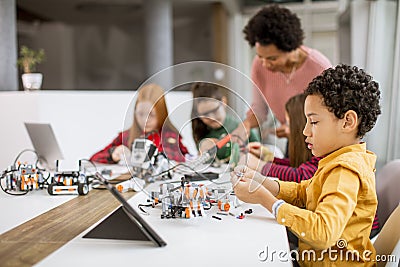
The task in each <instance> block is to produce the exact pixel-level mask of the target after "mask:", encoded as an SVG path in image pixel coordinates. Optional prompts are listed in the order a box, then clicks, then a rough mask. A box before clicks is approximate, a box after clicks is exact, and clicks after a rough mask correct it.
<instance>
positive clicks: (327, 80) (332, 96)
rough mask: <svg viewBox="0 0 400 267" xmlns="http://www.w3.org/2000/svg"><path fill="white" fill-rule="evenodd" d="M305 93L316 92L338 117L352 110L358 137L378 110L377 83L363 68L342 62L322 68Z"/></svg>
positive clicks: (376, 116)
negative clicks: (357, 119)
mask: <svg viewBox="0 0 400 267" xmlns="http://www.w3.org/2000/svg"><path fill="white" fill-rule="evenodd" d="M305 94H306V96H308V95H319V96H321V97H322V99H323V103H324V105H325V106H326V107H327V108H328V110H329V111H330V112H332V113H333V114H335V116H336V117H337V118H339V119H342V118H343V117H344V114H345V113H346V112H347V111H349V110H353V111H355V112H356V113H357V115H358V118H359V121H360V122H359V125H358V132H357V137H363V136H364V135H365V134H366V133H367V132H369V131H370V130H371V129H372V128H373V127H374V125H375V122H376V120H377V118H378V115H379V114H381V107H380V105H379V99H380V94H381V93H380V91H379V84H378V83H377V82H375V81H374V80H372V77H371V76H370V75H368V74H367V73H365V71H364V70H362V69H359V68H357V67H355V66H354V67H351V66H348V65H345V64H340V65H337V66H336V67H335V68H329V69H327V70H325V71H324V72H323V73H322V74H321V75H319V76H317V77H315V78H314V80H313V81H312V82H311V83H310V84H309V85H308V87H307V89H306V90H305Z"/></svg>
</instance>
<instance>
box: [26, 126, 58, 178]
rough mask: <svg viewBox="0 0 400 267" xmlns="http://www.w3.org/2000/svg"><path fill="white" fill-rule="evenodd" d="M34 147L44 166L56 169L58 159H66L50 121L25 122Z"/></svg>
mask: <svg viewBox="0 0 400 267" xmlns="http://www.w3.org/2000/svg"><path fill="white" fill-rule="evenodd" d="M25 127H26V130H27V131H28V135H29V137H30V139H31V142H32V145H33V148H34V149H35V151H36V153H37V154H38V156H39V161H40V163H41V164H42V165H43V167H45V168H48V169H50V170H55V167H56V160H60V159H64V157H63V155H62V152H61V149H60V146H59V145H58V142H57V139H56V136H55V135H54V131H53V128H52V127H51V125H50V124H49V123H33V122H25Z"/></svg>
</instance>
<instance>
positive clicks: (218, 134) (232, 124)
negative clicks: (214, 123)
mask: <svg viewBox="0 0 400 267" xmlns="http://www.w3.org/2000/svg"><path fill="white" fill-rule="evenodd" d="M238 125H239V121H238V120H236V119H235V118H233V117H232V116H230V115H228V114H227V115H226V118H225V121H224V123H223V126H222V127H220V128H218V129H213V128H207V129H208V130H209V132H208V134H207V135H206V136H205V137H204V138H216V139H221V138H223V137H224V136H226V135H227V134H228V133H231V132H233V130H235V129H236V128H237V127H238ZM248 141H249V142H260V135H259V134H258V132H257V130H256V129H251V130H250V137H249V140H248ZM240 145H242V144H240ZM232 150H239V146H238V145H235V144H234V145H232V144H231V142H228V143H227V144H226V145H225V146H224V147H222V148H221V149H219V150H218V152H217V158H218V159H226V158H228V157H230V155H231V151H232ZM236 152H237V153H239V151H236ZM235 154H236V153H235Z"/></svg>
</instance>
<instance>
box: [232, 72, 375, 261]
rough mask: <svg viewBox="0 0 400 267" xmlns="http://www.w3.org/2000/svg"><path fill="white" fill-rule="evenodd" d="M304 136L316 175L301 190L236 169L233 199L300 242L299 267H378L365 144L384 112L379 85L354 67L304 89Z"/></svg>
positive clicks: (326, 74)
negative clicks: (262, 211) (264, 212)
mask: <svg viewBox="0 0 400 267" xmlns="http://www.w3.org/2000/svg"><path fill="white" fill-rule="evenodd" d="M305 94H306V96H307V97H306V100H305V107H304V112H305V115H306V117H307V124H306V126H305V128H304V131H303V134H304V135H305V136H306V143H307V146H308V148H309V149H311V152H312V154H313V155H314V156H316V157H324V158H323V159H322V160H321V161H320V162H319V165H318V170H317V171H316V173H315V174H314V176H313V177H312V178H311V179H309V180H305V181H302V182H301V183H295V182H284V181H275V180H271V179H269V178H267V177H264V176H262V175H261V174H259V173H257V172H255V171H252V170H250V169H249V168H247V167H246V166H238V167H236V168H235V170H234V172H232V173H231V182H232V184H233V187H234V190H235V193H236V196H237V197H238V198H239V199H241V200H243V201H245V202H249V203H257V204H261V205H262V206H264V207H265V208H266V209H268V210H269V211H270V212H272V214H273V215H274V216H275V217H276V219H277V221H278V223H280V224H282V225H285V226H286V227H288V229H290V231H291V232H293V233H294V234H295V235H296V236H297V237H298V238H299V246H298V247H299V250H298V253H297V255H296V256H297V257H296V258H297V260H298V262H299V264H300V265H302V266H357V265H359V266H374V265H375V264H376V263H375V262H374V259H375V250H374V247H373V245H372V243H371V241H370V239H369V234H370V232H371V227H372V222H373V219H374V214H375V211H376V208H377V203H378V202H377V197H376V193H375V173H374V172H375V167H374V166H375V161H376V156H375V154H373V153H372V152H370V151H368V150H366V144H365V143H361V142H360V139H361V138H362V137H363V136H364V135H365V134H366V133H367V132H368V131H370V130H371V129H372V128H373V126H374V125H375V122H376V120H377V117H378V115H379V114H380V113H381V111H380V105H379V98H380V92H379V86H378V84H377V83H376V82H375V81H373V80H372V77H371V76H369V75H368V74H366V73H365V72H364V71H363V70H361V69H358V68H357V67H350V66H347V65H338V66H336V67H335V68H330V69H327V70H325V71H324V72H323V73H322V74H321V75H319V76H317V77H316V78H314V80H313V81H312V82H311V83H310V84H309V85H308V87H307V89H306V90H305Z"/></svg>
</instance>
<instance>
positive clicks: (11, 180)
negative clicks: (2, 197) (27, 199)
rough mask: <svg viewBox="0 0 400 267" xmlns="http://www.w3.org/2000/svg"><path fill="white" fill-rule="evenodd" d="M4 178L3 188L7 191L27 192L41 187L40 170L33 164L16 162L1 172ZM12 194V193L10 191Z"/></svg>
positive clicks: (42, 181) (42, 183)
mask: <svg viewBox="0 0 400 267" xmlns="http://www.w3.org/2000/svg"><path fill="white" fill-rule="evenodd" d="M1 178H5V183H6V185H5V189H6V191H7V192H9V193H10V192H27V191H31V190H33V189H42V188H43V187H44V179H43V174H42V172H41V171H40V170H39V169H38V168H37V167H36V165H35V164H28V163H26V162H25V163H21V162H17V163H16V164H15V165H11V166H9V167H8V168H7V170H6V171H4V172H3V174H2V177H1ZM11 194H12V193H11Z"/></svg>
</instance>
